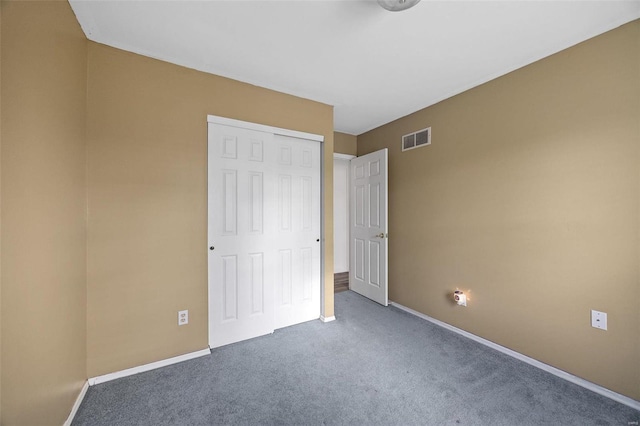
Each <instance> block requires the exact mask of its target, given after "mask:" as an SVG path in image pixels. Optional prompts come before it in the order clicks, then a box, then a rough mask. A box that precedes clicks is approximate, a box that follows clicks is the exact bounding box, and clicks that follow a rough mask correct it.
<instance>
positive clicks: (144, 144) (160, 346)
mask: <svg viewBox="0 0 640 426" xmlns="http://www.w3.org/2000/svg"><path fill="white" fill-rule="evenodd" d="M88 88H89V103H88V151H89V155H88V170H89V239H88V241H89V251H88V253H89V254H88V257H89V260H88V375H89V376H90V377H91V376H96V375H101V374H105V373H109V372H113V371H116V370H121V369H124V368H129V367H133V366H136V365H140V364H145V363H149V362H152V361H157V360H160V359H164V358H168V357H172V356H176V355H180V354H184V353H187V352H191V351H196V350H200V349H203V348H206V347H207V345H208V337H207V249H206V247H207V239H206V235H207V155H206V154H207V114H212V115H219V116H224V117H230V118H234V119H239V120H245V121H250V122H256V123H261V124H267V125H272V126H277V127H282V128H289V129H294V130H300V131H305V132H310V133H316V134H321V135H324V136H325V144H324V146H325V153H324V158H325V170H324V173H325V188H326V191H325V211H326V212H327V213H326V215H325V225H326V230H327V231H326V232H325V259H326V268H325V273H326V280H325V289H326V292H327V298H326V306H325V309H324V314H325V315H328V316H332V315H333V235H332V230H333V221H332V213H333V195H332V194H333V108H332V107H330V106H327V105H324V104H320V103H316V102H312V101H307V100H303V99H300V98H296V97H293V96H289V95H284V94H280V93H276V92H272V91H269V90H266V89H261V88H258V87H256V86H251V85H248V84H244V83H239V82H236V81H233V80H228V79H225V78H222V77H217V76H213V75H210V74H205V73H201V72H198V71H193V70H189V69H186V68H182V67H179V66H176V65H172V64H168V63H164V62H160V61H157V60H154V59H149V58H145V57H142V56H139V55H135V54H132V53H127V52H124V51H121V50H117V49H113V48H110V47H106V46H103V45H99V44H95V43H89V82H88ZM181 309H188V310H189V325H188V326H183V327H178V326H177V320H176V318H177V312H178V310H181Z"/></svg>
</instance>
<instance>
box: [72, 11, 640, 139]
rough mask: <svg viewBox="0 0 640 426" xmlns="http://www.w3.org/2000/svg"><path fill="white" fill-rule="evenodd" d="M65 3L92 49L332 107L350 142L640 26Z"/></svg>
mask: <svg viewBox="0 0 640 426" xmlns="http://www.w3.org/2000/svg"><path fill="white" fill-rule="evenodd" d="M70 3H71V6H72V8H73V10H74V12H75V14H76V16H77V18H78V21H79V22H80V25H81V26H82V28H83V30H84V32H85V34H86V35H87V37H88V38H89V39H90V40H93V41H96V42H98V43H103V44H106V45H109V46H113V47H117V48H120V49H124V50H128V51H131V52H135V53H139V54H142V55H145V56H150V57H153V58H157V59H161V60H164V61H168V62H172V63H175V64H179V65H183V66H185V67H189V68H194V69H197V70H201V71H206V72H210V73H213V74H217V75H222V76H225V77H230V78H233V79H236V80H240V81H244V82H247V83H251V84H254V85H257V86H261V87H266V88H269V89H273V90H277V91H280V92H285V93H289V94H292V95H296V96H300V97H303V98H307V99H313V100H316V101H319V102H323V103H326V104H330V105H334V106H335V112H334V124H335V129H336V130H337V131H341V132H345V133H350V134H354V135H358V134H361V133H364V132H366V131H368V130H370V129H373V128H375V127H378V126H381V125H383V124H385V123H388V122H390V121H393V120H395V119H397V118H400V117H402V116H405V115H407V114H410V113H412V112H414V111H417V110H419V109H421V108H424V107H427V106H429V105H433V104H434V103H436V102H438V101H441V100H443V99H446V98H448V97H450V96H453V95H455V94H457V93H460V92H463V91H465V90H467V89H470V88H472V87H474V86H477V85H479V84H482V83H484V82H486V81H489V80H491V79H493V78H496V77H498V76H500V75H503V74H506V73H508V72H510V71H513V70H515V69H517V68H520V67H522V66H525V65H527V64H529V63H532V62H534V61H537V60H539V59H541V58H543V57H545V56H548V55H551V54H553V53H555V52H558V51H560V50H563V49H566V48H567V47H569V46H572V45H574V44H576V43H579V42H581V41H583V40H586V39H588V38H591V37H594V36H596V35H598V34H601V33H603V32H606V31H608V30H611V29H613V28H616V27H618V26H620V25H622V24H624V23H626V22H629V21H632V20H634V19H638V18H640V0H635V1H617V0H601V1H578V0H571V1H554V0H542V1H526V0H519V1H518V0H510V1H478V0H476V1H457V0H449V1H434V0H422V1H421V2H420V3H419V4H418V5H417V6H415V7H414V8H412V9H409V10H406V11H404V12H388V11H386V10H384V9H382V8H381V7H380V6H378V5H377V3H376V2H375V1H372V0H369V1H366V0H365V1H349V0H342V1H341V0H325V1H314V0H290V1H269V0H262V1H243V0H235V1H232V0H227V1H211V0H210V1H186V0H173V1H149V0H147V1H122V0H121V1H113V0H70Z"/></svg>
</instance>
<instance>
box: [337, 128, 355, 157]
mask: <svg viewBox="0 0 640 426" xmlns="http://www.w3.org/2000/svg"><path fill="white" fill-rule="evenodd" d="M333 148H334V149H333V151H334V152H337V153H340V154H349V155H356V154H357V153H358V138H357V137H356V136H354V135H349V134H347V133H340V132H334V133H333Z"/></svg>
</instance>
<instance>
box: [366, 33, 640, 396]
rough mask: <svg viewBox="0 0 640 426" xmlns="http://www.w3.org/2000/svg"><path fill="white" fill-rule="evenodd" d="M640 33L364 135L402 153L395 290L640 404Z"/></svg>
mask: <svg viewBox="0 0 640 426" xmlns="http://www.w3.org/2000/svg"><path fill="white" fill-rule="evenodd" d="M639 40H640V22H639V21H635V22H633V23H630V24H628V25H625V26H623V27H621V28H619V29H616V30H614V31H611V32H609V33H607V34H604V35H602V36H599V37H597V38H594V39H592V40H589V41H587V42H585V43H582V44H580V45H578V46H575V47H573V48H570V49H568V50H566V51H563V52H561V53H559V54H556V55H554V56H551V57H549V58H546V59H544V60H542V61H539V62H537V63H534V64H532V65H530V66H528V67H525V68H522V69H520V70H518V71H515V72H513V73H511V74H508V75H506V76H504V77H501V78H498V79H496V80H494V81H492V82H489V83H487V84H484V85H482V86H480V87H477V88H475V89H472V90H469V91H468V92H465V93H463V94H461V95H458V96H455V97H453V98H450V99H448V100H446V101H443V102H441V103H439V104H437V105H435V106H432V107H430V108H427V109H424V110H421V111H418V112H416V113H414V114H411V115H409V116H407V117H404V118H402V119H400V120H397V121H395V122H392V123H390V124H388V125H385V126H383V127H380V128H378V129H375V130H372V131H370V132H368V133H365V134H363V135H360V136H359V137H358V154H359V155H362V154H366V153H368V152H371V151H374V150H378V149H380V148H383V147H388V148H389V152H390V159H389V166H390V175H389V182H390V185H389V212H390V225H389V252H390V258H389V287H390V288H389V291H390V298H391V300H394V301H396V302H399V303H400V304H403V305H406V306H408V307H410V308H413V309H415V310H418V311H420V312H423V313H425V314H427V315H430V316H432V317H434V318H437V319H439V320H442V321H445V322H447V323H449V324H452V325H454V326H457V327H460V328H462V329H464V330H467V331H469V332H472V333H474V334H476V335H479V336H482V337H484V338H486V339H489V340H491V341H494V342H497V343H499V344H501V345H504V346H507V347H509V348H512V349H514V350H516V351H518V352H521V353H523V354H526V355H529V356H531V357H533V358H535V359H538V360H540V361H543V362H545V363H548V364H551V365H553V366H555V367H558V368H560V369H562V370H565V371H568V372H570V373H573V374H575V375H577V376H580V377H583V378H585V379H587V380H590V381H593V382H595V383H597V384H600V385H602V386H604V387H607V388H609V389H612V390H614V391H616V392H619V393H622V394H624V395H627V396H629V397H632V398H635V399H636V400H640V362H638V361H639V360H640V310H639V309H638V307H637V302H638V300H639V299H640V276H639V266H638V265H639V256H640V250H639V241H640V238H639V236H640V227H639V223H640V212H639V201H640V180H639V172H638V170H639V166H640V128H639V119H638V118H639V117H640V69H639V66H640V46H639ZM427 126H431V128H432V146H429V147H423V148H419V149H416V150H412V151H407V152H401V148H400V137H401V135H403V134H406V133H409V132H411V131H415V130H420V129H422V128H424V127H427ZM390 141H392V142H391V143H390ZM457 287H459V288H461V289H463V290H467V291H468V292H469V295H470V297H471V300H470V302H469V306H468V307H467V308H461V307H457V306H454V305H453V304H452V302H451V293H452V291H453V290H455V289H456V288H457ZM591 309H597V310H601V311H605V312H607V313H608V315H609V317H608V319H609V330H608V331H606V332H604V331H601V330H597V329H594V328H592V327H591V326H590V310H591Z"/></svg>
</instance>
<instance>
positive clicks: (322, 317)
mask: <svg viewBox="0 0 640 426" xmlns="http://www.w3.org/2000/svg"><path fill="white" fill-rule="evenodd" d="M335 320H336V317H335V316H330V317H325V316H324V315H320V321H322V322H331V321H335Z"/></svg>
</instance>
